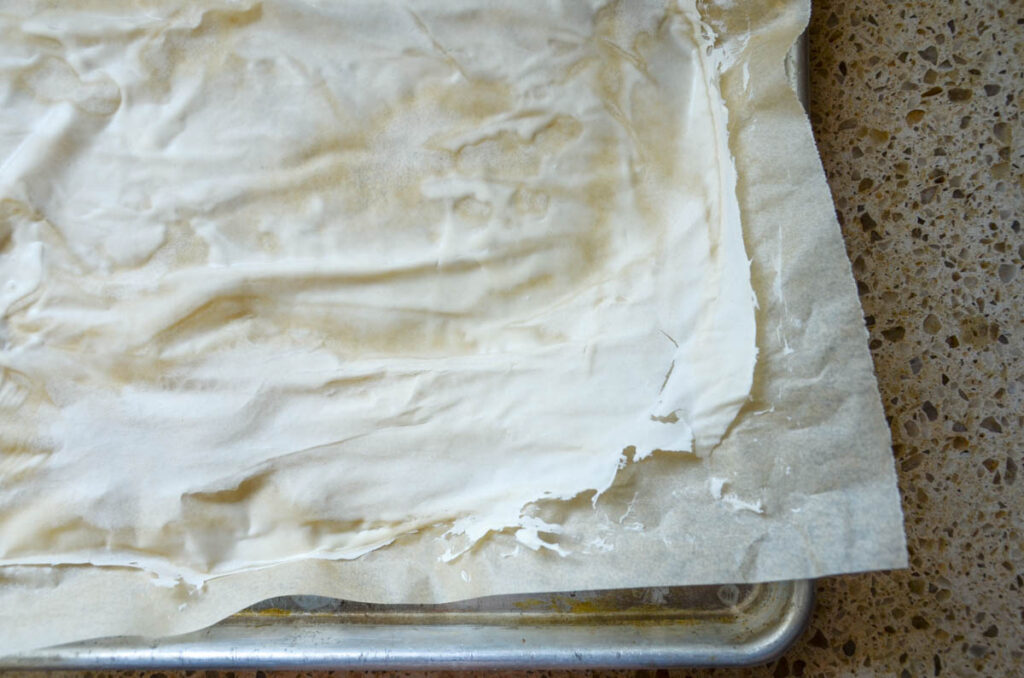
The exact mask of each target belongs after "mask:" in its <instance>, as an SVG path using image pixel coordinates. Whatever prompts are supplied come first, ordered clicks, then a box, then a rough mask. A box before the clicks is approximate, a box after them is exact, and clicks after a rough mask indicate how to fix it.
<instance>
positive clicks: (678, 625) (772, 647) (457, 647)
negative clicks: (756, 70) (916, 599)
mask: <svg viewBox="0 0 1024 678" xmlns="http://www.w3.org/2000/svg"><path fill="white" fill-rule="evenodd" d="M807 67H808V62H807V36H806V34H805V35H804V36H802V37H801V38H800V39H799V40H798V41H797V43H796V44H795V45H794V46H793V49H792V50H791V51H790V53H789V55H788V56H787V59H786V73H787V75H788V76H789V78H790V81H791V82H792V84H793V88H794V90H795V91H796V93H797V95H798V96H799V98H800V100H801V101H802V102H803V103H804V106H807V103H808V78H807ZM813 605H814V583H813V582H812V581H790V582H773V583H767V584H752V585H724V586H688V587H672V588H640V589H620V590H614V591H589V592H588V591H582V592H569V593H546V594H530V595H518V596H494V597H488V598H477V599H473V600H468V601H462V602H459V603H451V604H447V605H373V604H367V603H355V602H349V601H341V600H334V599H331V598H320V597H315V596H291V597H286V598H275V599H272V600H268V601H264V602H263V603H260V604H258V605H255V606H253V607H251V608H249V609H247V610H244V611H242V612H240V613H238V614H236V615H234V616H232V617H229V618H228V619H225V620H224V621H222V622H220V623H218V624H215V625H214V626H211V627H210V628H207V629H204V630H202V631H198V632H196V633H190V634H186V635H181V636H175V637H171V638H163V639H159V640H149V639H139V638H128V637H124V638H110V639H100V640H94V641H87V642H82V643H74V644H69V645H61V646H58V647H53V648H47V649H42V650H36V651H32V652H27V653H23V654H18V655H14V656H10V657H0V669H4V668H12V669H13V668H20V669H43V668H47V669H99V668H106V669H156V668H164V669H198V668H251V669H256V668H260V669H425V668H433V669H484V668H599V667H600V668H627V667H628V668H668V667H702V666H748V665H752V664H760V663H765V662H768V661H771V660H772V659H774V658H775V657H777V656H778V655H780V654H781V653H782V652H784V651H785V650H786V648H787V647H789V645H790V644H792V642H793V641H794V640H796V638H797V637H798V636H799V635H800V633H801V632H802V631H803V629H804V627H805V626H806V624H807V621H808V619H809V617H810V613H811V609H812V608H813Z"/></svg>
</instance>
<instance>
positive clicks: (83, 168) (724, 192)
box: [0, 0, 756, 583]
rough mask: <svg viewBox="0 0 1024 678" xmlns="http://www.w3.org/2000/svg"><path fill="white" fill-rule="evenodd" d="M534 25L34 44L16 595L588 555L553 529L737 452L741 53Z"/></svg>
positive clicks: (1, 256)
mask: <svg viewBox="0 0 1024 678" xmlns="http://www.w3.org/2000/svg"><path fill="white" fill-rule="evenodd" d="M506 5H507V3H505V4H499V5H492V4H491V3H487V2H473V1H470V0H461V1H458V2H445V3H437V2H413V3H406V4H403V5H400V6H399V5H391V4H386V3H378V2H346V3H300V2H288V1H279V2H264V3H255V2H247V1H230V0H225V1H223V2H214V1H212V0H207V1H204V2H188V3H170V2H151V3H145V6H144V7H136V8H126V6H125V5H124V3H118V2H109V3H105V2H93V3H90V6H89V7H87V8H83V7H82V6H80V5H78V4H76V5H75V6H74V7H71V6H68V7H63V6H58V7H54V6H52V5H49V4H40V5H39V6H38V7H37V6H35V3H23V4H19V5H18V7H17V8H15V10H5V12H4V13H0V96H2V100H3V106H2V107H0V278H2V280H3V281H4V285H5V286H4V288H3V290H2V291H0V313H2V324H0V369H2V372H0V411H2V415H3V416H2V417H0V445H2V447H0V480H2V482H0V565H24V564H61V563H93V564H97V565H120V566H129V567H137V568H143V569H146V570H150V571H152V572H154V573H157V574H158V575H159V576H160V581H163V582H165V583H166V582H173V581H174V580H175V579H178V578H185V579H187V580H189V581H191V582H193V583H201V582H202V581H204V580H205V579H208V578H210V577H216V576H220V575H223V574H226V573H229V572H234V571H238V570H243V569H251V568H258V567H264V566H267V565H270V564H274V563H278V562H282V561H288V560H297V559H302V558H332V559H341V558H357V557H360V556H361V555H364V554H366V553H367V552H369V551H372V550H374V549H378V548H382V547H385V546H387V545H388V544H390V543H392V542H393V541H395V540H397V539H416V538H422V539H427V538H428V537H423V536H417V535H420V534H422V533H424V532H426V531H428V530H433V534H438V531H437V529H435V528H437V527H438V526H441V527H442V531H443V532H444V534H445V536H444V537H443V538H442V539H440V540H439V541H438V543H437V544H436V549H435V556H436V558H437V560H439V561H448V560H452V559H454V558H457V556H458V555H459V554H460V553H463V552H464V551H465V550H466V549H468V548H471V547H472V546H473V545H474V544H476V543H477V542H479V541H480V540H483V539H485V538H487V536H488V535H489V534H491V533H494V532H506V533H508V534H513V535H514V536H515V538H516V539H517V540H518V541H519V543H520V544H521V545H522V546H524V547H525V548H526V549H534V550H536V549H550V550H552V551H556V552H558V553H563V552H564V548H563V547H562V546H561V545H559V544H558V541H557V540H558V534H559V532H560V530H561V528H560V526H559V525H558V524H557V523H554V522H551V521H549V520H541V519H540V518H538V517H536V515H534V514H533V513H531V510H532V509H530V508H529V507H534V508H535V507H536V506H537V504H538V502H547V503H550V502H552V501H556V500H564V499H570V498H573V497H579V496H581V495H584V494H585V495H586V496H588V497H591V498H594V497H596V496H598V495H599V494H600V493H601V492H602V491H604V490H605V489H606V488H608V487H609V485H610V483H611V482H612V480H613V479H614V478H615V476H616V473H617V472H618V471H619V470H620V467H621V466H624V465H629V464H630V463H631V462H630V461H627V459H626V458H625V457H624V456H623V451H624V450H626V449H627V448H628V449H629V450H630V451H631V454H630V459H637V460H639V459H642V458H644V457H645V456H647V455H649V454H650V453H651V452H652V451H654V450H667V451H678V452H683V451H686V452H694V453H696V454H697V455H701V456H705V455H707V454H708V453H709V452H710V451H711V449H712V448H713V447H714V446H715V445H717V444H718V442H719V441H720V439H721V437H722V436H723V435H724V434H725V432H726V430H727V428H728V427H729V425H730V423H731V422H732V420H733V418H734V417H735V415H736V413H737V411H738V409H739V407H740V406H741V405H742V404H743V402H744V401H745V400H746V398H747V394H748V392H749V388H750V383H751V374H752V369H753V365H754V361H755V358H756V349H755V343H754V314H753V295H752V292H751V288H750V282H749V271H748V262H747V258H746V254H745V252H744V248H743V238H742V231H741V227H740V222H739V212H738V208H737V205H736V198H735V194H734V183H735V177H734V171H733V168H732V161H731V158H730V156H729V153H728V145H727V139H726V136H725V129H726V127H725V122H726V121H725V109H724V106H723V105H722V102H721V97H720V94H719V92H718V73H717V67H716V64H715V62H714V60H713V58H712V57H710V56H708V54H709V53H710V52H709V50H708V47H709V44H711V42H712V38H711V37H709V35H708V31H707V30H706V29H705V28H703V27H702V26H701V24H700V20H699V16H698V14H697V12H696V10H695V9H694V8H693V7H692V6H691V5H692V3H690V2H683V3H681V4H680V6H678V7H672V8H670V9H668V10H666V9H665V7H664V5H663V4H661V3H654V2H620V3H611V4H608V5H605V6H600V7H598V6H594V5H593V4H590V3H585V2H572V3H566V5H565V6H564V7H560V8H558V9H552V8H545V9H543V10H541V9H538V8H530V9H526V8H523V9H517V8H515V7H514V6H511V5H508V6H506ZM630 525H633V523H630ZM636 525H640V524H639V523H636ZM630 529H634V528H630ZM635 529H642V526H640V527H635ZM430 538H435V537H430ZM437 567H447V565H442V564H440V563H439V564H437Z"/></svg>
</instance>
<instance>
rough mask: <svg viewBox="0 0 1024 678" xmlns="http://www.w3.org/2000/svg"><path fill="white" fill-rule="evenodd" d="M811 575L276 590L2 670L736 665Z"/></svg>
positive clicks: (801, 612) (787, 629)
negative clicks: (150, 633) (487, 593)
mask: <svg viewBox="0 0 1024 678" xmlns="http://www.w3.org/2000/svg"><path fill="white" fill-rule="evenodd" d="M813 590H814V589H813V584H812V582H809V581H799V582H779V583H770V584H753V585H741V586H734V585H725V586H690V587H677V588H646V589H622V590H615V591H593V592H573V593H554V594H541V595H538V594H533V595H519V596H495V597H489V598H477V599H474V600H469V601H463V602H460V603H452V604H448V605H371V604H366V603H352V602H346V601H339V600H334V599H331V598H318V597H307V596H294V597H289V598H275V599H273V600H269V601H265V602H264V603H261V604H260V605H256V606H254V607H252V608H249V609H248V610H245V611H244V612H241V613H240V614H237V615H234V616H233V617H229V618H228V619H226V620H224V621H223V622H221V623H219V624H216V625H214V626H212V627H210V628H208V629H205V630H203V631H199V632H197V633H191V634H187V635H182V636H176V637H172V638H165V639H160V640H142V639H132V638H115V639H109V640H97V641H89V642H83V643H75V644H71V645H63V646H59V647H55V648H49V649H45V650H39V651H35V652H30V653H26V654H21V655H16V656H13V657H8V658H5V659H0V667H2V668H52V669H69V668H75V669H99V668H108V669H109V668H125V669H155V668H164V669H185V668H191V669H197V668H252V669H255V668H260V669H339V668H344V669H427V668H434V669H439V668H448V669H484V668H584V667H586V668H591V667H651V668H657V667H679V666H743V665H748V664H756V663H761V662H767V661H770V660H771V659H773V658H774V657H776V656H778V655H779V654H780V653H781V652H783V651H784V650H785V649H786V648H787V647H788V646H789V645H790V643H792V641H793V640H795V639H796V637H797V636H798V635H799V634H800V632H801V631H802V630H803V628H804V625H805V624H806V621H807V618H808V615H809V613H810V610H811V607H812V601H813Z"/></svg>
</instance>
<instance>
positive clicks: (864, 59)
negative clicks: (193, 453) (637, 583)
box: [4, 0, 1024, 678]
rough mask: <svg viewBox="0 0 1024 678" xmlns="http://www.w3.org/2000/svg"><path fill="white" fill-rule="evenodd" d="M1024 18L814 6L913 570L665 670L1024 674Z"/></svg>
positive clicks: (958, 6) (916, 0) (821, 597)
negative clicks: (778, 654) (803, 619)
mask: <svg viewBox="0 0 1024 678" xmlns="http://www.w3.org/2000/svg"><path fill="white" fill-rule="evenodd" d="M1022 17H1024V3H1022V2H1019V1H1018V0H1003V1H999V0H987V1H985V0H957V1H954V2H933V1H931V0H904V1H891V2H886V1H884V0H860V1H859V2H846V1H844V0H814V15H813V18H812V22H811V27H810V54H811V82H810V92H811V97H810V98H811V102H810V108H811V121H812V124H813V126H814V131H815V135H816V137H817V140H818V145H819V148H820V150H821V157H822V162H823V164H824V166H825V171H826V173H827V175H828V179H829V183H830V185H831V187H832V193H833V196H834V198H835V202H836V209H837V212H838V214H839V219H840V223H841V224H842V229H843V235H844V237H845V240H846V246H847V250H848V252H849V255H850V260H851V261H852V262H853V270H854V275H855V276H856V278H857V285H858V288H859V291H860V295H861V301H862V303H863V306H864V315H865V322H866V324H867V326H868V329H869V330H870V334H871V351H872V354H873V356H874V360H875V366H876V369H877V373H878V379H879V386H880V388H881V393H882V399H883V403H884V406H885V408H886V413H887V416H888V418H889V420H890V423H891V427H892V433H893V442H894V448H895V456H896V467H897V471H898V473H899V479H900V490H901V492H902V494H903V506H904V511H905V513H906V526H907V536H908V541H909V550H910V562H911V566H910V568H909V569H907V570H902V571H897V572H880V573H868V574H862V575H850V576H843V577H833V578H829V579H825V580H822V581H820V582H819V583H818V585H817V592H818V598H817V607H816V609H815V612H814V615H813V618H812V619H811V622H810V626H809V628H808V629H807V631H806V632H805V633H804V635H803V636H802V637H801V639H800V640H799V641H798V642H797V643H796V645H794V646H793V648H792V649H791V650H790V651H789V652H788V653H787V654H786V655H785V656H784V657H783V658H781V659H779V660H777V661H776V662H773V663H772V664H770V665H767V666H761V667H755V668H751V669H745V670H740V671H724V670H719V671H685V670H684V671H679V672H675V671H673V672H669V673H672V674H676V675H690V676H711V675H714V676H734V675H735V676H774V677H776V678H783V677H785V676H806V677H811V676H853V675H855V676H876V675H877V676H900V677H901V678H903V677H906V676H914V677H916V676H947V675H948V676H973V675H978V676H996V675H1014V674H1016V675H1021V673H1020V672H1024V592H1022V591H1021V589H1022V588H1024V477H1022V474H1024V468H1022V467H1024V233H1022V231H1021V219H1022V218H1024V209H1022V207H1024V197H1022V196H1024V171H1022V166H1024V152H1022V150H1021V149H1022V147H1021V140H1022V139H1024V129H1022V127H1021V119H1020V110H1021V107H1022V103H1024V102H1022V95H1024V93H1022V89H1024V75H1022V69H1021V66H1020V64H1021V63H1024V18H1022ZM260 673H262V672H260ZM560 673H567V672H548V671H537V672H531V674H532V675H536V676H547V675H552V676H553V675H556V674H560ZM599 673H601V674H602V675H604V674H603V673H602V672H594V674H599ZM655 673H657V675H658V676H661V675H666V672H663V671H659V672H653V671H652V672H647V671H640V672H607V674H606V675H620V676H625V675H634V674H639V675H644V676H650V677H651V678H654V676H655ZM4 675H6V676H7V678H14V676H16V675H18V673H17V672H9V673H7V674H4ZM26 675H40V674H26ZM93 675H94V676H96V678H99V676H100V675H103V674H100V673H95V674H93ZM125 675H127V673H126V674H125ZM131 675H142V676H150V675H151V676H153V678H159V677H161V676H167V677H168V678H174V677H175V676H177V675H179V674H175V673H166V672H164V673H153V674H149V673H142V674H139V673H138V672H132V673H131ZM181 675H197V676H200V678H217V676H225V677H228V678H242V677H243V676H246V677H247V676H253V675H256V672H220V673H218V672H205V673H203V672H198V673H195V672H190V673H187V674H181ZM401 675H412V674H408V673H405V674H401ZM495 675H499V676H500V675H503V674H502V673H498V674H495ZM516 675H524V674H522V673H519V674H516Z"/></svg>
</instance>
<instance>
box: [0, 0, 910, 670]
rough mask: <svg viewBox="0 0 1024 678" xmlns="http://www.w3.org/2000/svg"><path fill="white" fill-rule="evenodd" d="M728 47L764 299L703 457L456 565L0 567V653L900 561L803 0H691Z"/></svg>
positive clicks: (546, 509)
mask: <svg viewBox="0 0 1024 678" xmlns="http://www.w3.org/2000/svg"><path fill="white" fill-rule="evenodd" d="M699 5H700V6H701V11H702V13H703V14H704V19H705V21H706V23H707V24H708V26H709V27H710V28H711V29H712V30H714V31H715V32H716V34H717V35H718V47H717V48H718V49H721V50H723V51H724V53H725V54H727V55H728V56H727V64H728V67H727V68H726V69H725V71H724V72H723V74H722V91H723V94H724V98H725V101H726V104H727V108H728V111H729V133H730V145H731V149H732V152H733V154H734V157H735V160H736V166H737V171H738V176H739V184H738V196H739V201H740V206H741V210H742V216H743V227H744V233H745V238H746V245H747V250H748V253H749V255H750V257H751V259H752V264H751V265H752V278H753V286H754V290H755V293H756V295H757V302H758V316H757V326H758V335H757V343H758V347H759V350H760V355H759V359H758V363H757V369H756V374H755V382H754V388H753V391H752V397H751V401H750V403H749V404H748V405H747V406H746V407H745V409H744V410H743V412H742V413H741V415H740V416H739V418H738V419H737V421H736V422H735V424H734V426H733V428H732V430H731V432H730V433H729V434H728V436H727V437H726V439H725V441H724V442H723V444H722V445H721V446H720V447H719V448H717V449H716V450H715V451H714V452H713V453H712V454H711V455H710V457H709V458H707V459H698V458H697V457H696V456H687V455H670V454H658V453H656V454H654V455H653V456H652V457H650V458H648V459H645V460H643V461H641V462H638V463H635V464H630V465H627V466H626V467H625V469H623V471H622V472H621V473H620V475H619V477H618V478H617V480H616V482H615V485H614V486H613V487H612V489H611V490H609V491H608V492H607V493H606V494H605V495H603V496H602V497H601V499H600V501H599V502H598V503H597V506H596V510H595V508H594V507H592V506H591V504H590V501H589V499H581V500H579V501H574V502H552V503H550V504H548V505H542V506H538V507H537V515H538V516H539V517H541V518H544V519H546V520H548V521H550V522H555V523H561V524H563V525H564V526H565V534H563V535H560V536H559V541H560V542H561V543H564V544H565V545H566V546H567V547H569V550H570V551H571V553H570V554H569V555H568V556H564V557H563V556H560V555H557V554H555V553H553V552H552V551H550V550H544V549H542V550H540V551H537V552H529V553H526V554H523V555H522V557H516V558H507V557H503V556H505V555H507V554H508V553H510V552H511V551H513V550H514V549H515V548H516V545H515V543H514V540H512V538H511V537H509V536H507V535H496V536H493V537H491V538H488V539H486V540H484V541H482V542H481V543H480V544H478V546H477V547H475V548H474V549H473V550H472V551H470V552H469V553H466V554H465V555H463V556H462V557H460V558H459V559H458V561H457V562H455V563H452V564H441V563H438V562H437V559H436V558H435V557H434V555H433V553H432V552H431V553H429V554H428V550H429V549H428V546H426V545H428V544H429V543H430V542H431V540H430V539H426V538H423V537H429V536H430V535H429V533H428V534H426V535H423V534H420V535H414V536H413V537H410V538H405V539H403V540H400V541H398V542H396V543H395V544H393V545H391V546H389V547H387V548H383V549H380V550H377V551H374V552H371V553H369V554H367V555H365V556H363V557H361V558H359V559H357V560H352V561H340V562H332V561H322V560H321V561H303V562H294V563H288V564H285V565H280V566H276V567H272V568H268V569H263V570H255V571H249V572H243V573H240V574H235V575H230V576H226V577H222V578H218V579H214V580H211V581H209V582H207V584H206V586H205V587H204V588H202V589H200V590H196V589H193V588H190V587H188V586H185V585H181V586H178V587H174V588H159V587H155V586H153V584H152V580H151V577H150V575H148V574H146V573H143V572H140V571H135V570H130V569H121V568H98V567H88V566H75V567H57V568H50V567H7V568H4V569H3V570H0V629H3V630H4V633H3V634H2V637H0V653H3V654H6V653H11V652H15V651H19V650H24V649H26V648H29V647H33V646H43V645H49V644H57V643H63V642H69V641H73V640H78V639H82V638H85V637H98V636H106V635H117V634H131V635H142V636H157V635H166V634H175V633H182V632H187V631H190V630H194V629H197V628H200V627H203V626H205V625H208V624H211V623H213V622H215V621H217V620H218V619H220V618H223V617H224V616H226V615H229V614H231V613H232V612H235V611H236V610H238V609H241V608H243V607H245V606H247V605H249V604H252V603H254V602H256V601H259V600H261V599H264V598H267V597H272V596H279V595H289V594H318V595H325V596H335V597H340V598H348V599H354V600H361V601H374V602H403V603H427V602H441V601H448V600H454V599H463V598H470V597H475V596H484V595H491V594H503V593H515V592H539V591H553V590H580V589H600V588H616V587H633V586H670V585H693V584H706V583H727V582H761V581H770V580H782V579H795V578H812V577H820V576H825V575H831V574H838V573H843V572H855V571H862V570H870V569H885V568H897V567H903V566H905V564H906V552H905V545H904V536H903V527H902V514H901V509H900V503H899V496H898V492H897V488H896V477H895V473H894V465H893V459H892V454H891V448H890V439H889V432H888V429H887V426H886V423H885V420H884V417H883V412H882V408H881V404H880V402H879V395H878V392H877V387H876V383H875V378H874V375H873V371H872V363H871V359H870V356H869V354H868V351H867V333H866V331H865V329H864V326H863V320H862V316H861V308H860V305H859V301H858V299H857V295H856V290H855V287H854V283H853V278H852V275H851V271H850V264H849V261H848V259H847V256H846V252H845V250H844V247H843V242H842V239H841V236H840V232H839V228H838V224H837V222H836V219H835V216H834V211H833V207H832V203H831V199H830V195H829V191H828V187H827V185H826V182H825V176H824V173H823V171H822V168H821V165H820V162H819V159H818V156H817V153H816V151H815V146H814V140H813V138H812V135H811V129H810V126H809V124H808V121H807V118H806V116H805V114H804V112H803V110H802V108H801V106H800V104H799V102H798V101H797V98H796V96H795V94H794V93H793V91H792V89H791V87H790V84H789V82H788V80H787V78H786V75H785V71H784V66H783V64H784V58H785V55H786V53H787V51H788V49H789V47H790V46H791V44H792V43H793V41H794V40H795V39H796V37H797V36H798V35H799V34H800V32H801V31H802V30H803V28H804V27H805V25H806V23H807V20H808V16H809V6H808V5H809V3H808V2H807V0H775V1H764V2H761V1H756V2H744V3H741V2H727V1H726V0H721V1H720V2H712V1H708V2H701V3H699Z"/></svg>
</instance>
